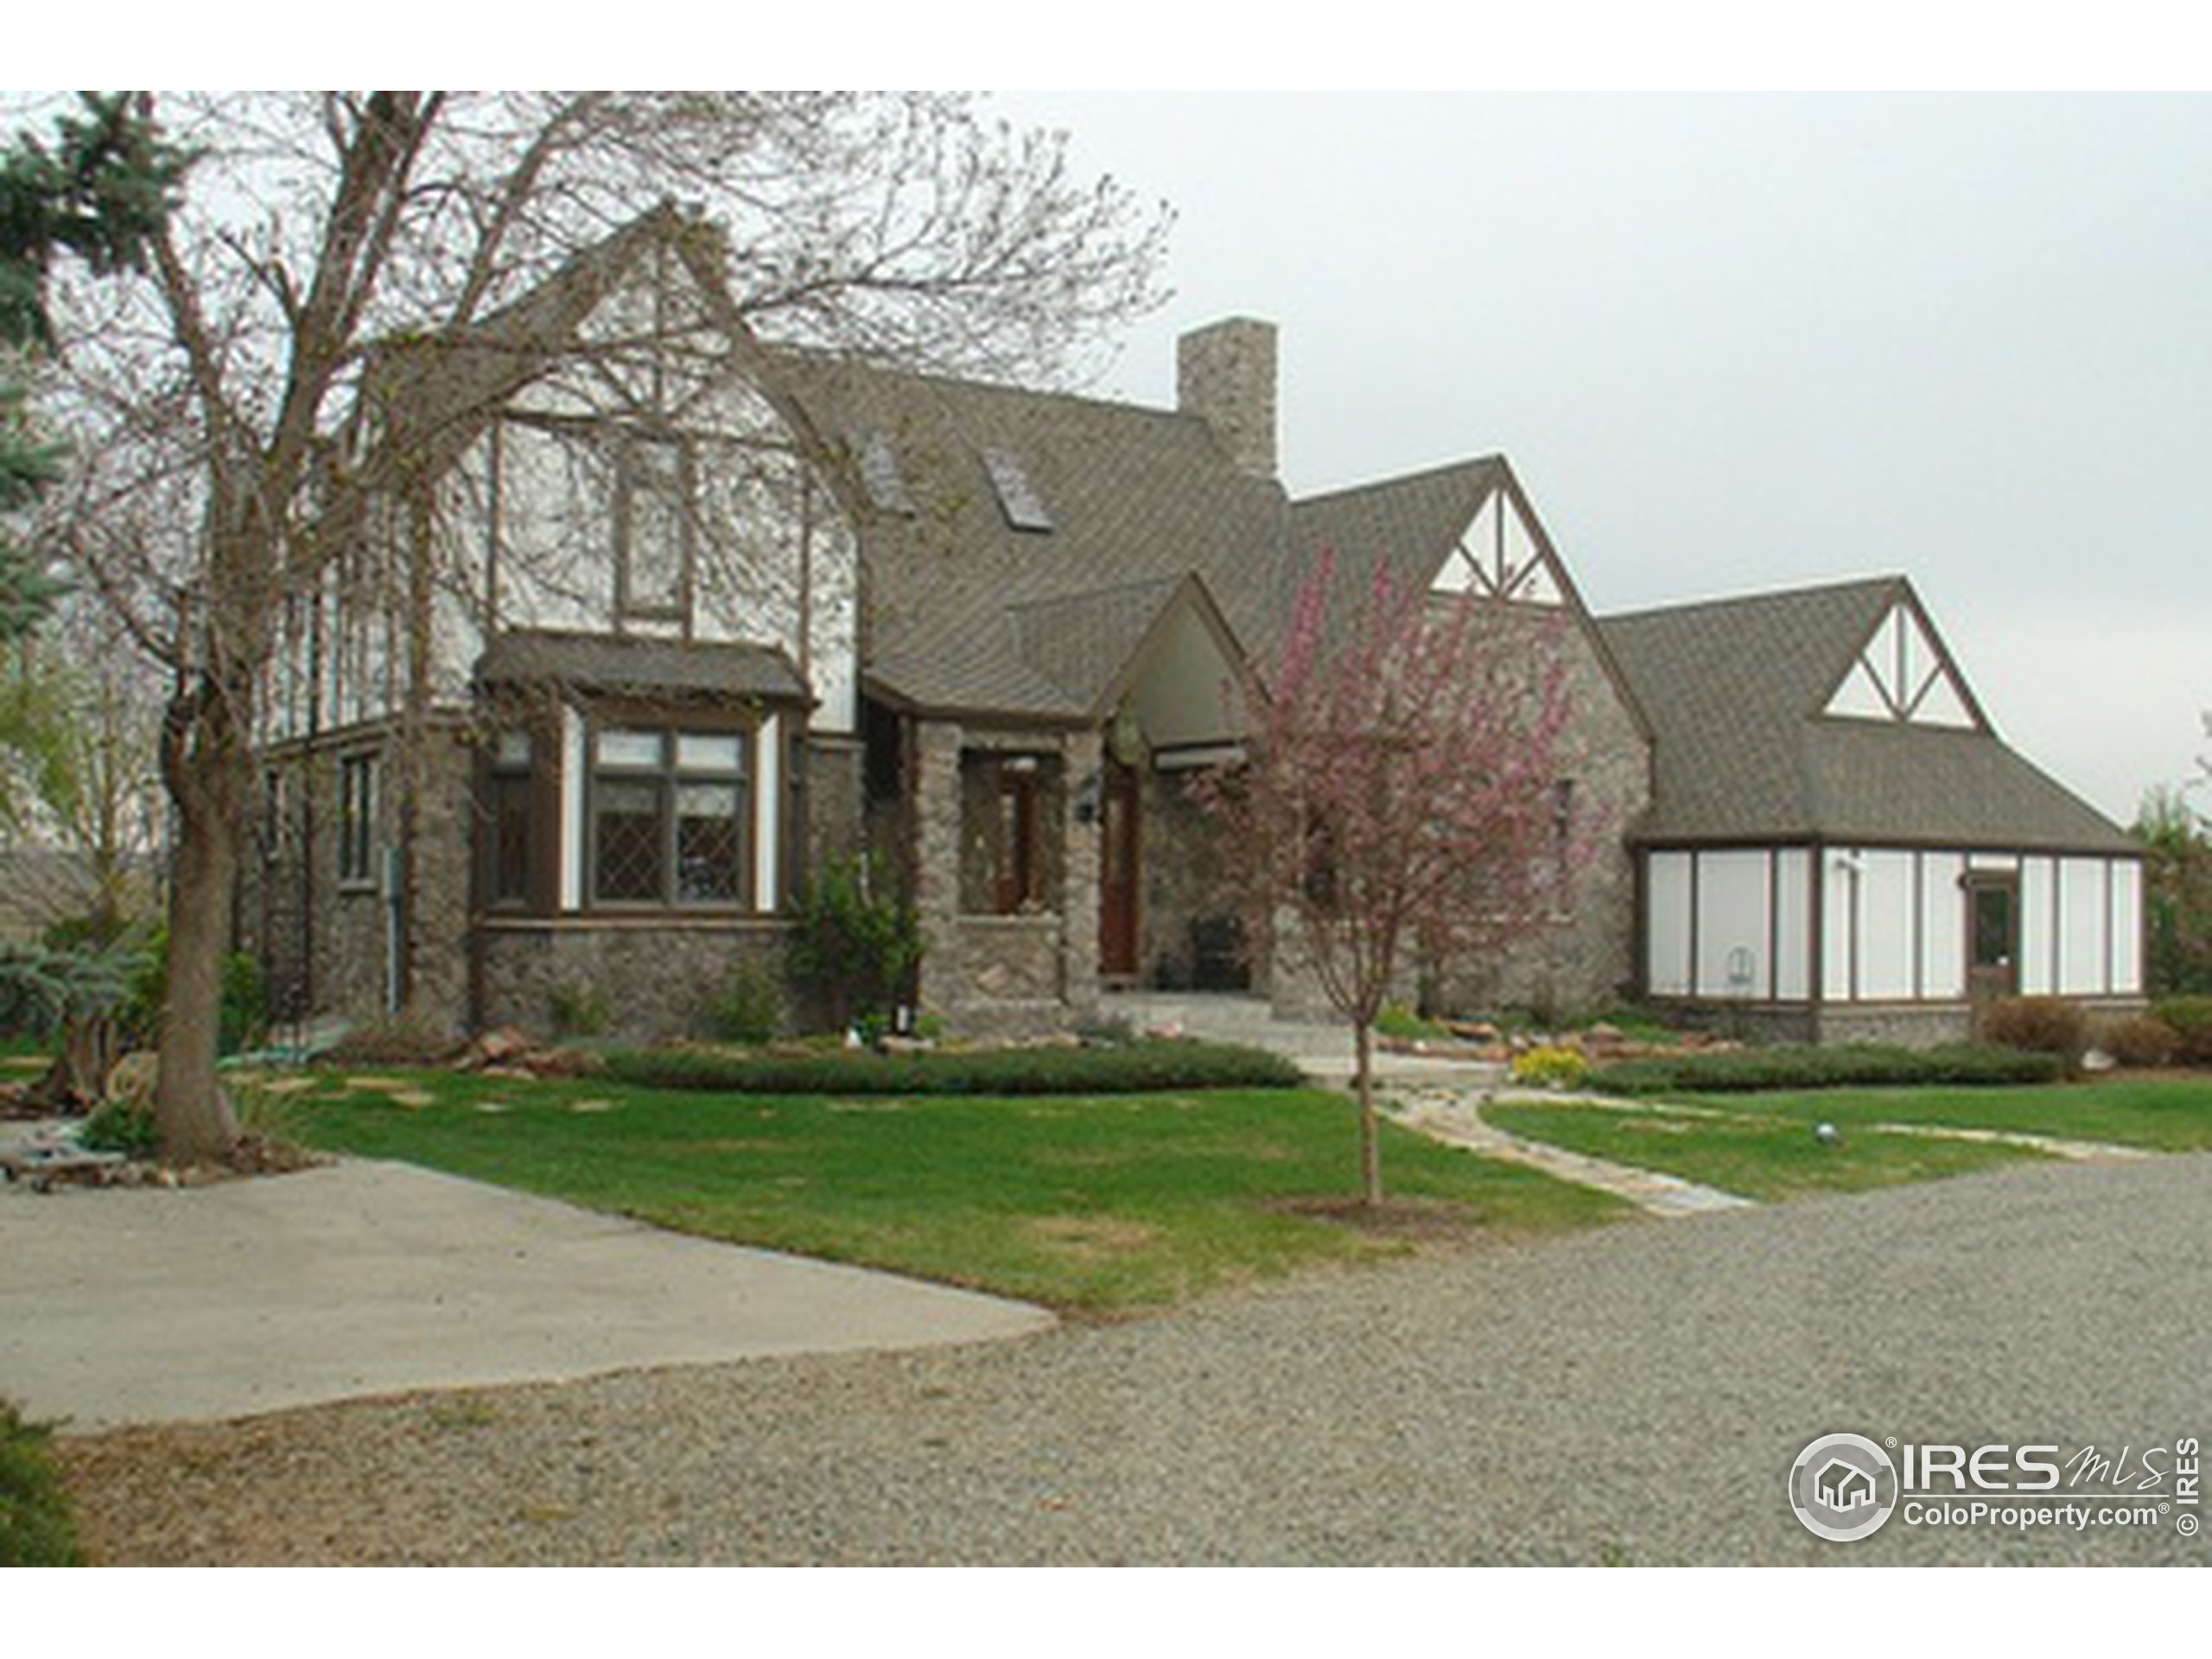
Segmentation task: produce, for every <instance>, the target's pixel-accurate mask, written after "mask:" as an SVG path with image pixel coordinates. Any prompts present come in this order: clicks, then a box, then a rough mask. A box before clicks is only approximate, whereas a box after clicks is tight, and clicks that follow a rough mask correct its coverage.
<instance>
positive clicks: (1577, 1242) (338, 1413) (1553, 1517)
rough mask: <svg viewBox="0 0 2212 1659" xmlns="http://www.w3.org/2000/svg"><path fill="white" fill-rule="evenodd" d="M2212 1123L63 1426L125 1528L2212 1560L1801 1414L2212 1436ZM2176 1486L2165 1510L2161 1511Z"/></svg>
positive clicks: (325, 1548) (2171, 1437)
mask: <svg viewBox="0 0 2212 1659" xmlns="http://www.w3.org/2000/svg"><path fill="white" fill-rule="evenodd" d="M2208 1375H2212V1157H2206V1156H2202V1155H2196V1156H2183V1157H2172V1158H2164V1159H2160V1160H2154V1161H2152V1162H2148V1163H2145V1164H2140V1165H2134V1166H2103V1167H2043V1166H2037V1167H2033V1168H2025V1169H2020V1170H2015V1171H2009V1172H2006V1173H1999V1174H1993V1175H1985V1176H1975V1177H1970V1178H1966V1179H1956V1180H1949V1181H1942V1182H1937V1183H1934V1184H1931V1185H1923V1186H1917V1187H1910V1188H1901V1189H1893V1190H1891V1191H1889V1192H1882V1193H1876V1194H1870V1195H1865V1196H1860V1197H1855V1198H1835V1199H1821V1200H1814V1201H1807V1202H1802V1203H1799V1204H1796V1205H1783V1206H1777V1207H1775V1208H1771V1209H1762V1210H1759V1211H1745V1212H1738V1213H1732V1214H1725V1215H1718V1216H1713V1217H1706V1218H1701V1219H1697V1220H1691V1221H1681V1222H1667V1223H1642V1224H1624V1225H1621V1226H1618V1227H1614V1228H1610V1229H1605V1230H1600V1231H1599V1232H1595V1233H1591V1234H1585V1235H1582V1236H1578V1237H1576V1238H1573V1239H1571V1240H1567V1241H1564V1242H1558V1243H1546V1244H1541V1245H1537V1246H1532V1247H1529V1248H1526V1249H1512V1250H1500V1251H1497V1252H1493V1253H1491V1254H1486V1255H1459V1256H1448V1257H1431V1258H1427V1259H1424V1260H1419V1261H1414V1262H1406V1263H1402V1264H1399V1265H1395V1266H1393V1267H1390V1268H1384V1269H1381V1270H1370V1271H1366V1272H1361V1273H1357V1274H1350V1273H1348V1274H1341V1275H1333V1276H1327V1277H1322V1278H1318V1279H1317V1278H1308V1279H1306V1280H1303V1281H1299V1282H1297V1283H1295V1284H1293V1285H1288V1286H1284V1287H1275V1288H1271V1289H1267V1290H1262V1291H1256V1292H1251V1293H1248V1294H1238V1295H1234V1296H1227V1297H1222V1298H1217V1299H1215V1300H1210V1301H1208V1302H1205V1303H1203V1304H1201V1305H1199V1306H1196V1307H1193V1308H1190V1309H1186V1310H1185V1311H1182V1312H1180V1313H1174V1314H1171V1315H1166V1316H1163V1317H1159V1318H1154V1319H1143V1320H1139V1321H1135V1322H1131V1323H1128V1324H1122V1325H1093V1326H1089V1327H1077V1328H1065V1329H1062V1330H1060V1331H1058V1332H1052V1333H1049V1334H1046V1335H1043V1336H1039V1337H1033V1338H1025V1339H1022V1340H1020V1341H1017V1342H1014V1343H1008V1344H992V1345H986V1346H980V1347H975V1348H967V1349H957V1350H943V1351H932V1352H925V1353H915V1354H907V1355H901V1356H874V1357H842V1358H840V1357H825V1358H817V1359H804V1360H779V1361H765V1362H760V1363H750V1364H743V1365H734V1366H715V1367H702V1368H696V1369H691V1370H671V1371H660V1372H653V1373H641V1374H633V1375H629V1376H618V1377H613V1378H606V1379H601V1380H600V1381H596V1382H589V1383H575V1384H568V1385H563V1386H559V1387H537V1388H527V1389H502V1390H496V1391H486V1392H482V1393H477V1394H468V1395H441V1396H418V1397H416V1398H413V1399H410V1400H404V1401H397V1402H383V1403H374V1404H364V1405H357V1406H349V1407H340V1408H329V1409H323V1410H317V1411H312V1412H301V1413H295V1414H289V1415H285V1416H281V1417H272V1418H267V1419H263V1420H259V1421H254V1422H250V1423H245V1424H239V1425H232V1426H230V1427H213V1428H193V1429H181V1430H171V1431H162V1432H154V1431H147V1432H141V1433H126V1434H118V1435H111V1436H105V1437H101V1438H97V1439H91V1440H80V1441H75V1442H73V1443H71V1444H70V1445H69V1446H68V1447H67V1457H68V1458H69V1459H70V1463H71V1466H72V1468H73V1471H74V1473H75V1476H76V1478H77V1480H78V1482H79V1489H80V1491H81V1492H82V1493H83V1500H82V1501H83V1502H84V1503H85V1504H86V1513H85V1519H86V1529H87V1531H88V1533H89V1534H90V1535H91V1538H92V1543H93V1545H94V1548H96V1549H97V1550H98V1551H99V1553H100V1554H102V1555H103V1556H104V1557H105V1558H107V1559H128V1560H258V1561H278V1560H323V1561H367V1560H376V1561H385V1560H413V1561H524V1562H530V1561H544V1562H553V1561H562V1562H700V1561H714V1562H738V1561H825V1562H1116V1561H1134V1562H1285V1563H1292V1562H1377V1563H1395V1562H1402V1563H1419V1562H1450V1563H1479V1562H1491V1561H1520V1562H1610V1561H1620V1562H1630V1563H1658V1562H1716V1563H1729V1562H1763V1561H1777V1562H1822V1561H1833V1562H1850V1563H1875V1562H1885V1563H1897V1562H1907V1561H1921V1560H1929V1561H1937V1560H1941V1561H2021V1562H2050V1561H2123V1562H2142V1563H2158V1562H2176V1563H2181V1562H2187V1563H2198V1564H2202V1563H2203V1562H2204V1561H2206V1560H2207V1559H2208V1552H2207V1548H2206V1544H2205V1541H2204V1540H2203V1539H2202V1537H2201V1536H2198V1537H2183V1536H2182V1535H2180V1534H2179V1533H2178V1532H2177V1529H2176V1528H2175V1527H2174V1526H2173V1525H2172V1524H2171V1518H2172V1517H2170V1518H2169V1519H2168V1520H2167V1521H2164V1522H2160V1523H2158V1525H2156V1526H2155V1527H2153V1528H2152V1529H2145V1530H2135V1531H2127V1530H2114V1529H2101V1530H2097V1529H2093V1530H2089V1531H2085V1532H2079V1533H2056V1532H2051V1531H2042V1532H2030V1533H2025V1534H2023V1533H2020V1532H2018V1531H2013V1532H2006V1531H2003V1530H2000V1529H1993V1528H1988V1527H1984V1528H1980V1529H1972V1528H1956V1529H1931V1528H1926V1527H1909V1526H1907V1525H1905V1524H1904V1523H1903V1519H1902V1516H1901V1515H1900V1516H1893V1517H1892V1518H1891V1521H1890V1522H1889V1524H1888V1525H1887V1526H1886V1527H1885V1528H1884V1529H1883V1530H1882V1531H1881V1532H1879V1533H1878V1534H1877V1535H1875V1536H1874V1537H1873V1538H1872V1539H1870V1540H1868V1541H1865V1542H1863V1543H1858V1544H1845V1545H1837V1544H1827V1543H1822V1542H1821V1541H1817V1540H1815V1539H1814V1538H1813V1537H1811V1536H1810V1535H1808V1534H1807V1533H1805V1532H1804V1531H1803V1530H1802V1529H1800V1527H1799V1525H1798V1523H1797V1522H1796V1519H1795V1518H1794V1517H1793V1516H1791V1514H1790V1513H1789V1509H1788V1507H1787V1504H1786V1502H1785V1498H1784V1491H1783V1488H1784V1478H1785V1474H1786V1471H1788V1469H1789V1465H1790V1463H1791V1460H1792V1459H1794V1458H1795V1457H1796V1454H1797V1452H1798V1451H1799V1450H1800V1449H1801V1448H1802V1446H1804V1445H1805V1444H1806V1443H1807V1442H1808V1441H1809V1440H1812V1439H1813V1438H1815V1436H1817V1435H1821V1434H1823V1433H1830V1432H1833V1431H1836V1430H1842V1429H1852V1430H1856V1431H1859V1432H1860V1433H1866V1434H1870V1435H1872V1436H1875V1437H1877V1438H1880V1437H1884V1436H1892V1435H1893V1436H1896V1437H1897V1438H1899V1439H1901V1440H1908V1441H1916V1442H1922V1443H1926V1442H1929V1441H1961V1442H1963V1443H1965V1444H1966V1445H1967V1446H1974V1445H1978V1444H1980V1443H1983V1442H1989V1441H2003V1442H2012V1443H2027V1442H2043V1443H2057V1444H2059V1445H2060V1446H2063V1447H2065V1448H2067V1449H2068V1450H2069V1452H2070V1451H2071V1450H2072V1449H2073V1448H2075V1447H2078V1446H2082V1445H2083V1444H2094V1446H2096V1447H2098V1448H2099V1449H2100V1450H2102V1451H2110V1450H2113V1449H2116V1448H2117V1447H2118V1446H2121V1445H2132V1446H2134V1447H2135V1448H2137V1449H2138V1451H2140V1449H2141V1448H2144V1447H2145V1446H2165V1447H2171V1446H2172V1445H2173V1444H2174V1441H2175V1440H2176V1439H2177V1437H2180V1436H2186V1435H2195V1436H2196V1437H2198V1438H2199V1439H2200V1440H2202V1439H2207V1438H2212V1394H2208V1391H2207V1389H2206V1386H2205V1379H2206V1377H2207V1376H2208ZM2177 1515H2178V1512H2177Z"/></svg>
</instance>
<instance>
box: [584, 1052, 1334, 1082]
mask: <svg viewBox="0 0 2212 1659" xmlns="http://www.w3.org/2000/svg"><path fill="white" fill-rule="evenodd" d="M606 1075H607V1077H611V1078H614V1079H617V1080H619V1081H620V1082H623V1083H631V1084H638V1085H639V1086H640V1087H642V1088H647V1089H696V1090H702V1091H704V1092H707V1093H710V1094H731V1095H1122V1094H1145V1093H1148V1092H1150V1091H1152V1090H1159V1089H1290V1088H1295V1087H1297V1086H1298V1085H1299V1084H1300V1082H1302V1081H1303V1078H1302V1077H1301V1075H1300V1071H1299V1070H1298V1068H1297V1066H1296V1065H1293V1064H1292V1063H1291V1062H1290V1061H1289V1060H1287V1059H1285V1058H1283V1057H1282V1056H1281V1055H1280V1054H1268V1053H1265V1052H1262V1051H1261V1050H1259V1049H1255V1048H1236V1047H1232V1046H1229V1045H1226V1044H1218V1043H1195V1042H1183V1041H1161V1042H1141V1043H1130V1044H1127V1045H1123V1046H1116V1047H1111V1048H1004V1049H977V1050H975V1051H973V1052H951V1053H938V1054H899V1055H883V1054H871V1053H847V1052H840V1053H832V1054H808V1055H799V1056H792V1057H789V1058H784V1057H779V1056H773V1055H760V1056H749V1055H736V1054H728V1053H724V1052H720V1051H717V1050H713V1049H686V1048H671V1049H619V1050H616V1051H614V1052H610V1053H609V1054H608V1055H607V1073H606Z"/></svg>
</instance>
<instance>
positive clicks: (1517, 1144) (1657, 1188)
mask: <svg viewBox="0 0 2212 1659" xmlns="http://www.w3.org/2000/svg"><path fill="white" fill-rule="evenodd" d="M1510 1097H1511V1098H1514V1099H1519V1100H1526V1101H1528V1102H1529V1103H1535V1104H1546V1105H1557V1104H1559V1103H1561V1102H1562V1100H1563V1099H1564V1098H1565V1097H1564V1096H1560V1095H1556V1094H1540V1093H1529V1094H1522V1095H1516V1096H1510ZM1502 1098H1504V1096H1500V1094H1499V1093H1498V1091H1497V1090H1489V1089H1467V1088H1458V1089H1453V1088H1446V1087H1441V1086H1427V1087H1421V1086H1413V1087H1404V1086H1400V1087H1393V1088H1391V1089H1390V1090H1389V1091H1388V1093H1387V1094H1386V1095H1385V1096H1384V1103H1385V1106H1386V1109H1388V1110H1389V1112H1390V1114H1391V1116H1394V1117H1395V1119H1396V1120H1397V1121H1398V1122H1401V1123H1403V1124H1404V1125H1405V1126H1406V1127H1407V1128H1411V1129H1418V1130H1420V1131H1421V1133H1422V1134H1424V1135H1431V1136H1433V1137H1434V1138H1435V1139H1436V1140H1439V1141H1445V1142H1446V1143H1447V1144H1449V1145H1452V1146H1455V1147H1466V1148H1467V1149H1468V1150H1469V1151H1471V1152H1478V1153H1480V1154H1483V1156H1484V1157H1485V1158H1495V1159H1497V1160H1499V1161H1500V1162H1501V1163H1508V1164H1521V1165H1524V1166H1527V1167H1529V1168H1530V1169H1534V1170H1536V1171H1538V1172H1540V1173H1543V1174H1546V1175H1549V1176H1551V1177H1552V1178H1553V1179H1556V1180H1561V1181H1568V1182H1572V1183H1573V1185H1576V1186H1587V1187H1592V1188H1594V1189H1595V1190H1596V1191H1598V1192H1609V1193H1611V1195H1612V1196H1613V1197H1615V1198H1622V1199H1625V1200H1626V1201H1627V1202H1628V1203H1630V1204H1632V1205H1635V1206H1636V1207H1637V1209H1639V1210H1642V1211H1645V1212H1646V1213H1647V1214H1649V1215H1654V1216H1664V1217H1683V1216H1706V1215H1711V1214H1712V1213H1713V1211H1717V1210H1749V1209H1752V1208H1754V1207H1756V1206H1755V1205H1754V1204H1753V1201H1752V1200H1751V1199H1750V1198H1745V1197H1743V1196H1742V1195H1741V1194H1739V1193H1735V1192H1722V1191H1721V1190H1720V1189H1719V1187H1717V1186H1700V1185H1698V1184H1697V1183H1696V1182H1695V1181H1686V1180H1684V1179H1681V1177H1680V1176H1679V1175H1662V1174H1661V1173H1659V1172H1658V1171H1656V1170H1651V1169H1637V1168H1633V1167H1631V1166H1629V1165H1627V1164H1616V1163H1613V1162H1611V1161H1610V1160H1606V1159H1604V1158H1592V1157H1588V1156H1586V1155H1585V1154H1582V1153H1579V1152H1568V1151H1567V1150H1566V1149H1564V1148H1563V1147H1550V1146H1546V1145H1545V1144H1543V1142H1541V1141H1524V1140H1522V1138H1521V1137H1520V1136H1519V1135H1508V1134H1507V1133H1506V1132H1505V1131H1504V1130H1503V1129H1501V1128H1498V1127H1497V1125H1496V1124H1494V1123H1490V1122H1484V1118H1483V1115H1482V1108H1483V1105H1484V1103H1485V1102H1486V1101H1493V1100H1500V1099H1502ZM1605 1104H1606V1105H1609V1106H1610V1105H1615V1104H1618V1103H1617V1102H1612V1101H1607V1102H1605Z"/></svg>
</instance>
